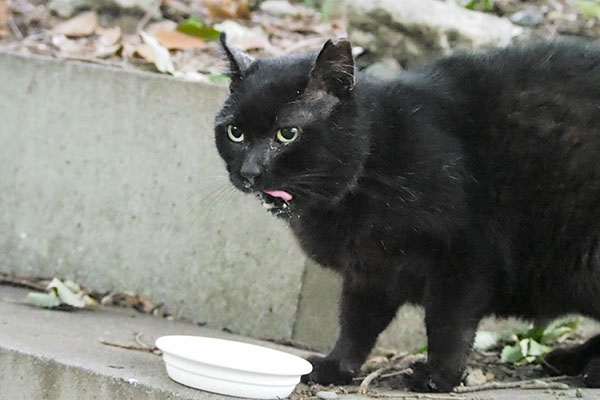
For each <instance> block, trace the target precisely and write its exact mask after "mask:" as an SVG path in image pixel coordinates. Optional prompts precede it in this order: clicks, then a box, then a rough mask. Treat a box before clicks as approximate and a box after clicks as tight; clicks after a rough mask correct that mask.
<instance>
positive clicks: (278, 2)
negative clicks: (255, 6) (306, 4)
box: [259, 0, 298, 17]
mask: <svg viewBox="0 0 600 400" xmlns="http://www.w3.org/2000/svg"><path fill="white" fill-rule="evenodd" d="M259 7H260V10H261V11H262V12H264V13H266V14H271V15H274V16H276V17H286V16H294V15H296V14H298V9H297V8H296V7H294V5H293V4H290V3H289V2H288V1H286V0H267V1H263V2H262V3H261V4H260V6H259Z"/></svg>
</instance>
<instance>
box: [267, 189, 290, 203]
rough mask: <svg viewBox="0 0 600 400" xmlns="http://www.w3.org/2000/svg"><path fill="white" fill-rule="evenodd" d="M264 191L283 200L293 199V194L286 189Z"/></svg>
mask: <svg viewBox="0 0 600 400" xmlns="http://www.w3.org/2000/svg"><path fill="white" fill-rule="evenodd" d="M264 192H265V193H266V194H268V195H269V196H272V197H278V198H280V199H281V200H283V201H290V200H291V199H292V195H291V194H289V193H288V192H286V191H285V190H265V191H264Z"/></svg>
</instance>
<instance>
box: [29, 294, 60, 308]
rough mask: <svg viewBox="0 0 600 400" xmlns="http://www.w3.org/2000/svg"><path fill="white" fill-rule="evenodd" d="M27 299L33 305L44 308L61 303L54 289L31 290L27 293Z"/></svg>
mask: <svg viewBox="0 0 600 400" xmlns="http://www.w3.org/2000/svg"><path fill="white" fill-rule="evenodd" d="M27 299H28V300H29V301H30V302H31V303H33V304H34V305H36V306H38V307H44V308H54V307H58V306H60V305H61V303H62V302H61V301H60V299H59V298H58V295H57V294H56V291H55V290H51V291H50V293H37V292H31V293H28V294H27Z"/></svg>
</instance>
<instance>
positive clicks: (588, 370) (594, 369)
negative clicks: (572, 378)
mask: <svg viewBox="0 0 600 400" xmlns="http://www.w3.org/2000/svg"><path fill="white" fill-rule="evenodd" d="M583 382H584V383H585V385H586V386H587V387H591V388H600V358H594V359H592V360H590V361H589V362H588V363H587V365H586V366H585V368H584V370H583Z"/></svg>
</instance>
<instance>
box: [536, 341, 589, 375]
mask: <svg viewBox="0 0 600 400" xmlns="http://www.w3.org/2000/svg"><path fill="white" fill-rule="evenodd" d="M577 350H578V348H577V347H575V348H566V349H555V350H552V351H551V352H550V353H548V355H546V357H544V365H545V368H546V369H547V370H549V372H550V373H552V374H554V375H579V374H580V373H581V372H582V371H583V368H584V367H585V358H584V357H582V354H581V352H579V351H577Z"/></svg>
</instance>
